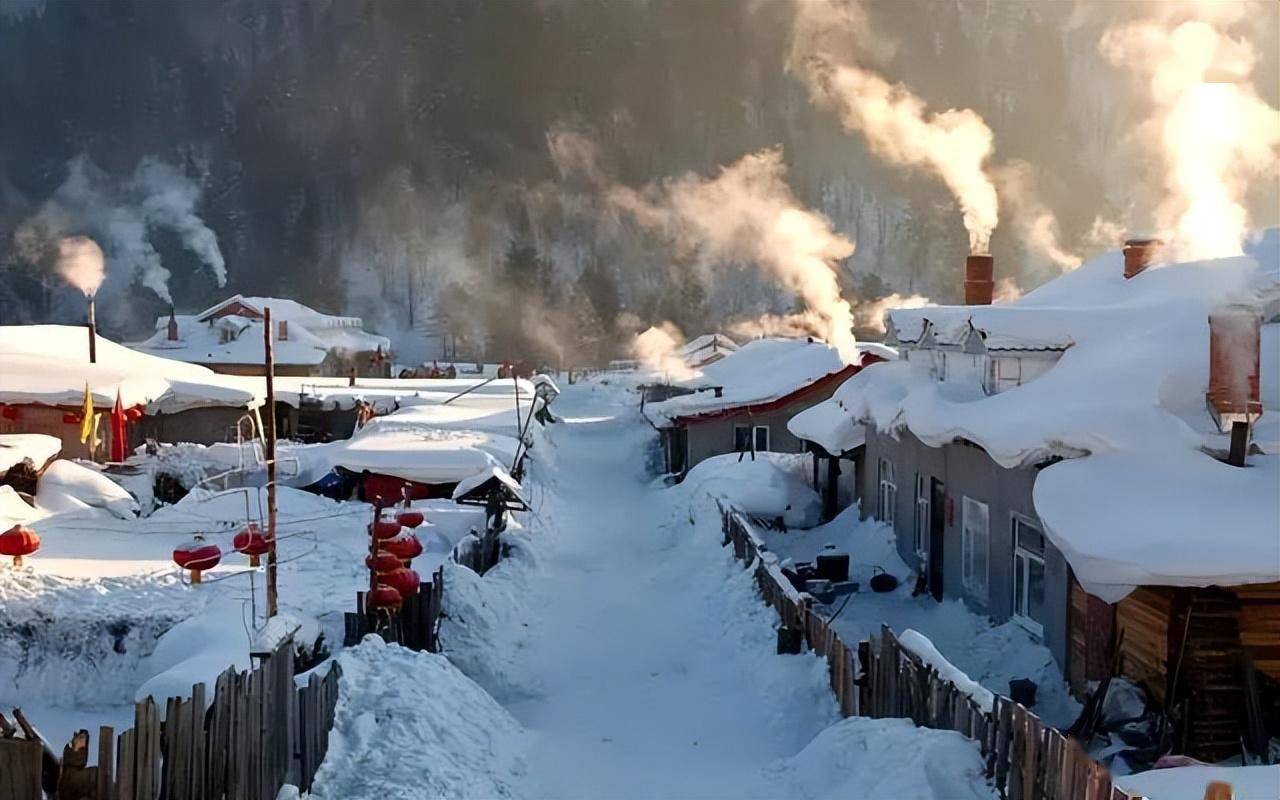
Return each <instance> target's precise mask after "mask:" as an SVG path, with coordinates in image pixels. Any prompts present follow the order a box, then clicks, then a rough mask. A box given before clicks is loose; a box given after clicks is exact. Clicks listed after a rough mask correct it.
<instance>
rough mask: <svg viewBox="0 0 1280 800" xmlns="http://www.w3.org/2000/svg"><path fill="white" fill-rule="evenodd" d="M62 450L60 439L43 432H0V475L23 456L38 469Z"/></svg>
mask: <svg viewBox="0 0 1280 800" xmlns="http://www.w3.org/2000/svg"><path fill="white" fill-rule="evenodd" d="M60 452H62V440H61V439H59V438H58V437H56V436H49V435H47V434H43V433H0V475H3V474H5V473H6V472H8V471H9V468H10V467H12V466H13V465H14V464H17V463H18V462H19V461H22V460H23V459H24V458H29V459H31V463H32V464H35V467H36V469H40V468H41V467H43V466H44V465H45V464H48V463H49V460H50V459H52V458H53V457H54V456H56V455H58V453H60Z"/></svg>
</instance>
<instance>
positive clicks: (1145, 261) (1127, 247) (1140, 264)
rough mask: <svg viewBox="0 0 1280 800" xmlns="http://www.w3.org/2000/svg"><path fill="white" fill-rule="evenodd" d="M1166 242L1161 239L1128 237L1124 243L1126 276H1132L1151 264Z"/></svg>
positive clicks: (1126, 278) (1126, 277)
mask: <svg viewBox="0 0 1280 800" xmlns="http://www.w3.org/2000/svg"><path fill="white" fill-rule="evenodd" d="M1161 247H1164V242H1162V241H1161V240H1159V239H1127V240H1125V243H1124V277H1125V280H1128V279H1129V278H1132V277H1133V276H1134V275H1137V274H1138V273H1139V272H1142V271H1143V270H1144V269H1146V268H1147V267H1149V266H1151V261H1152V260H1153V259H1154V258H1155V256H1156V253H1157V252H1159V251H1160V248H1161Z"/></svg>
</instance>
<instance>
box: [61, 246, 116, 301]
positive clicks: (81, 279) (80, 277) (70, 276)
mask: <svg viewBox="0 0 1280 800" xmlns="http://www.w3.org/2000/svg"><path fill="white" fill-rule="evenodd" d="M56 269H57V270H58V274H59V275H61V276H62V277H63V278H65V279H66V281H67V283H69V284H71V285H72V286H74V287H76V288H77V289H79V290H80V291H81V292H83V293H84V295H85V297H93V296H94V294H96V293H97V291H98V287H99V286H101V285H102V281H103V279H105V278H106V277H107V272H106V264H105V262H104V261H103V258H102V248H101V247H98V243H97V242H95V241H94V240H92V239H90V238H89V237H88V236H68V237H65V238H64V239H62V240H61V241H60V242H58V263H57V265H56Z"/></svg>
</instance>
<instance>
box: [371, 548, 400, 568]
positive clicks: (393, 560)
mask: <svg viewBox="0 0 1280 800" xmlns="http://www.w3.org/2000/svg"><path fill="white" fill-rule="evenodd" d="M364 565H365V566H366V567H368V568H369V569H371V570H373V571H374V572H378V573H382V572H395V571H396V570H398V569H404V564H403V563H402V562H401V560H400V559H399V558H397V557H396V556H395V555H393V554H391V553H388V552H386V551H385V550H384V551H381V552H379V553H378V554H377V555H376V556H365V557H364Z"/></svg>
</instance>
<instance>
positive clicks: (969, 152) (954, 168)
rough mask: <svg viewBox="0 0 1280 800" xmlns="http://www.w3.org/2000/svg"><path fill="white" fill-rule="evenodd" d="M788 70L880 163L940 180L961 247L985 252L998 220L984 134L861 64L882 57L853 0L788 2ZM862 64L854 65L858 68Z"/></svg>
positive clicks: (955, 112) (973, 120) (974, 123)
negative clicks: (791, 11)
mask: <svg viewBox="0 0 1280 800" xmlns="http://www.w3.org/2000/svg"><path fill="white" fill-rule="evenodd" d="M794 8H795V23H794V27H793V30H792V41H791V53H790V57H789V59H788V68H789V69H790V70H792V71H794V72H796V73H798V74H799V75H800V76H801V77H802V78H803V79H804V81H805V83H806V85H807V86H808V89H809V94H810V97H811V98H812V99H813V101H814V102H815V103H816V104H818V105H819V106H822V107H824V108H829V109H832V110H834V111H835V112H836V113H837V114H838V115H839V117H840V121H841V123H842V124H843V125H844V127H845V129H846V130H849V131H858V132H860V133H862V134H863V136H865V137H866V139H867V143H868V144H869V145H870V147H871V150H872V151H873V152H874V153H876V154H877V155H879V156H880V157H881V158H884V159H885V160H887V161H889V162H891V163H893V164H902V165H904V166H912V167H918V168H921V169H926V170H929V171H930V172H932V173H934V174H935V175H937V176H938V177H939V178H941V179H942V181H943V183H945V184H946V186H947V188H948V189H949V190H950V191H951V194H952V195H953V196H954V197H955V199H956V201H957V202H958V203H959V204H960V209H961V211H962V212H963V214H964V227H965V230H967V231H968V232H969V248H970V251H971V252H974V253H985V252H987V251H988V250H989V249H990V241H991V233H992V231H993V230H995V227H996V223H997V221H998V219H999V204H998V202H997V199H996V187H995V184H994V183H993V182H992V180H991V177H990V176H989V175H988V174H987V172H986V162H987V159H988V158H989V157H990V155H991V152H992V141H993V136H992V133H991V129H990V128H989V127H987V124H986V123H985V122H984V121H983V119H982V117H981V116H979V115H978V114H977V113H976V112H974V111H972V110H970V109H948V110H946V111H942V112H934V113H930V112H928V110H927V108H926V105H925V102H924V100H922V99H921V98H919V97H918V96H916V95H915V94H914V93H913V92H912V91H911V90H910V89H909V88H907V87H906V86H904V85H902V84H891V83H890V82H889V81H887V80H886V79H885V78H884V77H882V76H881V75H880V74H879V73H877V72H875V71H874V70H873V69H871V68H869V67H867V66H865V61H866V60H868V59H872V60H874V59H876V58H882V57H883V53H884V46H883V45H882V44H880V43H879V42H878V41H877V40H875V39H873V38H872V36H871V33H870V28H869V25H868V20H867V15H866V11H865V9H864V8H863V7H862V5H861V4H860V3H858V2H854V0H845V1H843V2H842V0H795V2H794ZM860 62H862V63H860Z"/></svg>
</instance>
